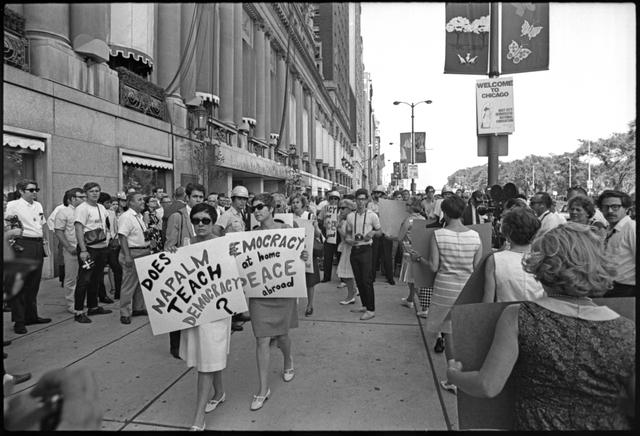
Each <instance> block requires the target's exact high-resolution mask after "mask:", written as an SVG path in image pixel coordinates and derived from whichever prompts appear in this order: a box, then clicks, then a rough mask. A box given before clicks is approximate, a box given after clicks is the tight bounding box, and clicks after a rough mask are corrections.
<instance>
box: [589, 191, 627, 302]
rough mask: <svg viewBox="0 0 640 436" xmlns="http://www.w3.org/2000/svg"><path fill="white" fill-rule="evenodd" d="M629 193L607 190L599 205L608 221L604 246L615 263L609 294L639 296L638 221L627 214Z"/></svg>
mask: <svg viewBox="0 0 640 436" xmlns="http://www.w3.org/2000/svg"><path fill="white" fill-rule="evenodd" d="M630 206H631V197H630V196H629V194H627V193H625V192H621V191H613V190H607V191H604V192H603V193H602V194H600V197H598V207H599V208H600V210H601V211H602V213H603V214H604V217H605V219H606V220H607V221H608V222H609V232H608V233H607V237H606V239H605V244H604V245H605V250H606V253H607V255H608V257H610V258H611V259H612V260H613V261H614V264H615V265H616V275H615V277H614V278H613V289H611V290H609V291H607V293H606V294H604V296H605V297H607V298H616V297H635V296H636V222H635V221H634V220H632V219H631V217H629V216H627V209H629V207H630Z"/></svg>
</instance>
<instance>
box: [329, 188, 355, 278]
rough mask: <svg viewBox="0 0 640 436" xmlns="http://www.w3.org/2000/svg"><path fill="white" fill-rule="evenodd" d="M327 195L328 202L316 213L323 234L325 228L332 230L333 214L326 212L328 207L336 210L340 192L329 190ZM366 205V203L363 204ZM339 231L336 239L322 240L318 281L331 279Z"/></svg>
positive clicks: (333, 224) (333, 223) (338, 241)
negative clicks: (332, 240)
mask: <svg viewBox="0 0 640 436" xmlns="http://www.w3.org/2000/svg"><path fill="white" fill-rule="evenodd" d="M327 196H328V197H329V203H328V204H325V205H324V207H323V208H322V209H321V210H320V213H318V226H319V227H320V230H322V232H323V234H324V236H325V237H326V235H327V230H331V231H333V230H334V226H335V224H336V222H334V221H332V219H331V218H332V216H334V215H333V214H330V213H329V212H328V209H329V208H331V210H334V209H335V210H336V211H337V208H338V203H339V202H340V193H339V192H338V191H331V192H329V194H328V195H327ZM365 206H366V204H365ZM339 238H340V233H339V232H336V241H335V242H329V240H328V239H325V241H324V256H323V262H322V271H323V278H322V280H321V282H320V283H327V282H330V281H331V273H332V272H333V271H332V270H333V257H334V255H335V254H336V253H337V249H338V244H339V243H340V240H339Z"/></svg>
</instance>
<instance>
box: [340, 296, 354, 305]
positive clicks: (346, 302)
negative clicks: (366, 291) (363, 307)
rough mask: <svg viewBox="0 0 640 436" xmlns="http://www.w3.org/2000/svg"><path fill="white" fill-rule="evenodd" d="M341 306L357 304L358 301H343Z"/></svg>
mask: <svg viewBox="0 0 640 436" xmlns="http://www.w3.org/2000/svg"><path fill="white" fill-rule="evenodd" d="M340 304H342V305H343V306H346V305H347V304H356V299H355V297H354V298H352V299H351V300H344V301H341V302H340Z"/></svg>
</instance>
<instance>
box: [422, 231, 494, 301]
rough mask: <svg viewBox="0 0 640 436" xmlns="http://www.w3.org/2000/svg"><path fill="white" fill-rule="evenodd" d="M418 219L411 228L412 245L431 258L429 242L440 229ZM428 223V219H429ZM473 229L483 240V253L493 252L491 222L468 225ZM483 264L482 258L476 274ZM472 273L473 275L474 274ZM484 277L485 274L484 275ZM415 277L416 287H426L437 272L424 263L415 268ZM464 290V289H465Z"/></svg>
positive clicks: (424, 255) (425, 256)
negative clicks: (430, 226) (428, 226)
mask: <svg viewBox="0 0 640 436" xmlns="http://www.w3.org/2000/svg"><path fill="white" fill-rule="evenodd" d="M417 223H418V221H414V224H413V228H412V229H411V245H412V246H413V249H414V250H416V251H417V252H418V253H420V254H421V255H422V257H424V258H425V259H429V244H430V243H431V238H432V237H433V232H434V231H436V230H438V229H435V228H429V229H427V228H425V227H424V226H425V225H426V224H424V225H423V222H422V221H419V223H420V224H417ZM427 223H428V221H427ZM466 227H468V228H470V229H471V230H475V231H476V232H478V235H479V236H480V241H481V242H482V254H483V256H486V255H487V254H488V253H490V252H491V224H490V223H484V224H474V225H471V226H466ZM481 265H484V263H483V262H482V260H481V261H480V262H479V263H478V266H477V267H476V270H474V273H473V274H475V273H476V272H477V270H478V269H480V268H481ZM482 271H484V266H483V267H482ZM473 274H472V276H473ZM482 277H483V278H484V275H483V276H482ZM413 279H414V281H415V286H416V288H418V287H420V288H424V287H428V286H433V282H434V280H435V279H436V274H435V273H434V272H432V271H431V269H430V268H429V267H428V266H426V265H423V266H422V267H421V268H413ZM463 290H464V289H463ZM482 292H484V281H483V282H482ZM461 293H462V291H461ZM480 301H482V296H481V297H480Z"/></svg>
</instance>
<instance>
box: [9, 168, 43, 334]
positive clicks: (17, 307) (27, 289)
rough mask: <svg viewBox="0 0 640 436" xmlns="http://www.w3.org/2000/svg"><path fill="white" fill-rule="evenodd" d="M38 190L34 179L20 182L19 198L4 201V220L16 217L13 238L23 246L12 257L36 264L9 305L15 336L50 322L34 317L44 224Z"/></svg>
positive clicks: (36, 305)
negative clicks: (17, 230)
mask: <svg viewBox="0 0 640 436" xmlns="http://www.w3.org/2000/svg"><path fill="white" fill-rule="evenodd" d="M38 191H40V188H38V183H37V182H36V181H35V180H29V179H24V180H22V181H20V182H18V183H17V184H16V192H17V193H18V194H19V195H20V198H18V199H17V200H12V201H10V202H8V203H7V210H6V212H5V214H4V217H5V218H8V217H10V216H17V217H18V219H19V220H20V221H21V222H22V227H23V230H22V235H21V236H16V237H15V238H14V239H15V241H16V242H17V243H19V244H20V246H22V247H23V250H22V251H16V252H15V253H14V254H15V256H16V257H17V258H18V259H31V260H36V261H37V262H38V267H37V269H36V270H35V271H34V272H32V273H31V274H30V275H29V276H28V279H27V280H26V281H25V283H24V290H23V291H22V292H21V293H20V294H19V295H18V296H17V297H16V298H14V299H13V301H12V302H11V321H13V322H14V325H13V331H14V332H15V333H17V334H19V335H23V334H25V333H27V329H26V327H25V326H27V325H32V324H46V323H48V322H51V318H40V317H39V316H38V291H39V290H40V279H41V277H42V263H43V259H44V247H43V238H42V236H43V232H42V226H43V225H44V224H45V222H46V221H45V218H44V212H43V210H42V205H41V204H40V203H38V202H37V201H36V198H38V194H37V192H38Z"/></svg>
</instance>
